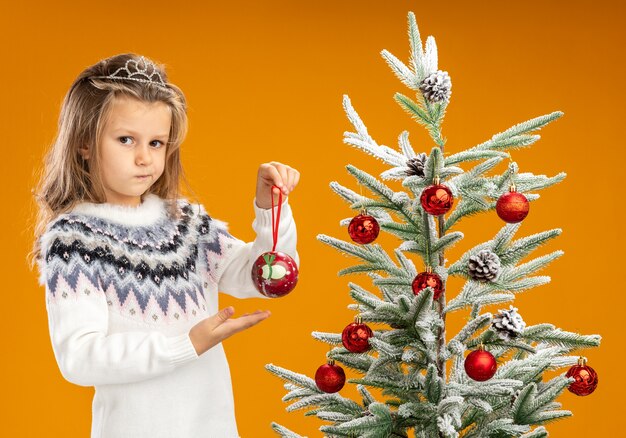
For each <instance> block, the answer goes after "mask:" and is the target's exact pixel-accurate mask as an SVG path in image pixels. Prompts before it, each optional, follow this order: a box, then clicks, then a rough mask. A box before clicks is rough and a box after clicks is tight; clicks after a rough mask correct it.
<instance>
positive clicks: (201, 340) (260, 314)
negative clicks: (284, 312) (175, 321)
mask: <svg viewBox="0 0 626 438" xmlns="http://www.w3.org/2000/svg"><path fill="white" fill-rule="evenodd" d="M234 313H235V309H234V308H233V307H232V306H229V307H226V308H225V309H222V310H220V311H219V312H218V313H216V314H215V315H213V316H210V317H208V318H205V319H203V320H202V321H200V322H199V323H197V324H196V325H194V326H193V327H192V328H191V330H190V331H189V338H190V339H191V343H192V344H193V346H194V348H195V349H196V353H198V356H200V355H201V354H202V353H204V352H205V351H207V350H208V349H210V348H212V347H214V346H215V345H217V344H219V343H220V342H222V341H223V340H224V339H226V338H229V337H230V336H232V335H234V334H235V333H238V332H240V331H242V330H245V329H247V328H250V327H252V326H253V325H257V324H258V323H259V322H261V321H263V320H264V319H267V318H269V316H270V315H271V313H270V311H269V310H266V311H261V310H257V311H256V312H254V313H246V314H244V315H243V316H241V317H240V318H235V319H230V317H231V316H233V314H234Z"/></svg>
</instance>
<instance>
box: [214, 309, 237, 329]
mask: <svg viewBox="0 0 626 438" xmlns="http://www.w3.org/2000/svg"><path fill="white" fill-rule="evenodd" d="M234 313H235V309H234V308H233V306H228V307H226V308H224V309H222V310H220V311H219V312H217V315H216V316H217V321H216V322H217V325H220V324H222V323H223V322H226V320H228V318H230V317H231V316H233V314H234Z"/></svg>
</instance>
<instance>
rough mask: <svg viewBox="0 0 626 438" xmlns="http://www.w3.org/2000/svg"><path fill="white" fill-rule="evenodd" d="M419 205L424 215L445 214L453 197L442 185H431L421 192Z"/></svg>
mask: <svg viewBox="0 0 626 438" xmlns="http://www.w3.org/2000/svg"><path fill="white" fill-rule="evenodd" d="M420 203H421V204H422V208H423V209H424V211H426V213H428V214H432V215H439V214H444V213H447V212H448V210H450V208H452V204H453V203H454V197H453V196H452V191H450V189H449V188H448V187H446V186H445V185H443V184H433V185H431V186H428V187H426V188H425V189H424V190H422V194H421V196H420Z"/></svg>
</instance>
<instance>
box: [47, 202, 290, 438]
mask: <svg viewBox="0 0 626 438" xmlns="http://www.w3.org/2000/svg"><path fill="white" fill-rule="evenodd" d="M178 205H179V206H180V207H181V209H182V211H183V212H184V214H183V216H182V217H181V218H180V219H178V220H175V219H171V218H170V217H169V216H168V214H167V211H166V204H165V201H164V200H163V199H161V198H159V197H158V196H156V195H154V194H148V195H146V196H145V197H144V201H143V203H142V204H140V205H139V206H137V207H128V206H120V205H112V204H93V203H82V204H79V205H77V206H76V207H75V208H74V209H73V210H72V211H71V212H69V213H67V214H63V215H60V216H59V217H58V218H56V219H55V220H54V221H52V222H51V223H50V224H48V227H47V230H46V232H45V233H44V235H43V236H42V237H41V245H42V246H41V247H42V258H41V259H40V260H39V269H40V277H39V282H40V284H41V285H42V286H45V290H46V293H45V297H46V309H47V312H48V321H49V330H50V339H51V342H52V348H53V350H54V355H55V358H56V361H57V363H58V366H59V369H60V371H61V374H62V375H63V377H64V378H65V379H67V380H68V381H70V382H72V383H75V384H77V385H81V386H94V387H95V395H94V398H93V409H92V415H93V418H92V429H91V437H92V438H122V437H124V438H126V437H127V438H201V437H210V438H236V437H238V436H239V435H238V432H237V425H236V422H235V415H234V403H233V393H232V386H231V379H230V372H229V368H228V362H227V360H226V356H225V354H224V350H223V348H222V344H221V343H220V344H218V345H216V346H214V347H213V348H211V349H210V350H208V351H207V352H205V353H204V354H202V355H200V356H198V355H197V353H196V351H195V349H194V347H193V345H192V343H191V340H190V338H189V331H190V329H191V327H193V326H194V325H195V324H196V323H198V322H199V321H200V320H202V319H204V318H207V317H209V316H211V315H213V314H215V313H216V312H218V310H219V307H218V290H219V291H221V292H224V293H227V294H229V295H233V296H236V297H238V298H266V297H265V296H263V295H261V294H260V293H259V292H258V291H257V290H256V288H255V287H254V285H253V283H252V279H251V265H252V263H253V262H254V260H255V259H256V258H257V257H258V256H259V255H260V254H261V253H262V252H264V251H268V250H271V249H272V229H271V226H272V214H271V209H261V208H259V207H257V205H256V202H253V208H254V211H255V215H256V217H255V219H254V221H253V222H252V227H253V229H254V230H255V231H256V239H255V240H254V242H249V243H246V242H243V241H242V240H239V239H237V238H235V237H233V236H232V235H231V234H230V233H229V232H228V229H227V226H226V224H225V223H224V222H221V221H218V220H217V219H214V218H211V217H210V216H209V215H208V214H207V213H206V211H205V209H204V208H203V206H202V205H201V204H190V203H189V202H188V201H187V200H186V199H180V200H178ZM277 208H278V207H275V210H276V209H277ZM276 250H278V251H282V252H285V253H287V254H289V255H291V256H292V257H293V258H294V259H295V261H296V263H297V264H298V265H299V257H298V253H297V251H296V226H295V222H294V220H293V216H292V213H291V208H290V206H289V204H288V202H287V200H285V201H284V202H283V204H282V206H281V219H280V227H279V238H278V245H277V248H276ZM68 420H70V418H68Z"/></svg>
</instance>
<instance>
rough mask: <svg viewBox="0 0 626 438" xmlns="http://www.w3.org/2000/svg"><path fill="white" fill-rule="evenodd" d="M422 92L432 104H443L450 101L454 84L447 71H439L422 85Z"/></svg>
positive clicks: (425, 79)
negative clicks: (442, 102)
mask: <svg viewBox="0 0 626 438" xmlns="http://www.w3.org/2000/svg"><path fill="white" fill-rule="evenodd" d="M420 90H422V93H424V96H425V97H426V99H428V100H429V101H430V102H441V101H442V100H445V101H448V100H450V95H451V94H452V82H451V81H450V76H449V75H448V72H447V71H441V70H437V71H436V72H435V73H433V74H431V75H430V76H428V77H427V78H424V80H423V81H422V83H421V84H420Z"/></svg>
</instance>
